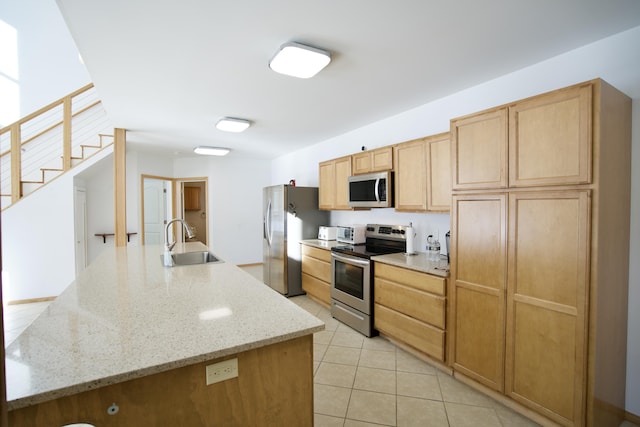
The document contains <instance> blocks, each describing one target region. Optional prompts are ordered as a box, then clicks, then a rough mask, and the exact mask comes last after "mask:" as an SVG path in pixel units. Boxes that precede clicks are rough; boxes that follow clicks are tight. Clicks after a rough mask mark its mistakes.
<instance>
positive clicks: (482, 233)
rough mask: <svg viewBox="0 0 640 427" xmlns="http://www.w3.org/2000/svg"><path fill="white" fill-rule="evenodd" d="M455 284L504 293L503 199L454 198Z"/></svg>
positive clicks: (501, 197) (504, 226)
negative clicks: (475, 285)
mask: <svg viewBox="0 0 640 427" xmlns="http://www.w3.org/2000/svg"><path fill="white" fill-rule="evenodd" d="M454 203H455V212H454V219H455V224H454V226H455V227H456V230H455V231H454V232H452V239H454V240H455V242H454V243H455V247H456V249H455V250H456V256H455V257H453V259H454V260H455V271H456V280H459V281H464V282H467V283H474V284H482V285H483V286H487V287H490V288H494V289H501V290H502V289H504V288H505V280H506V274H505V273H506V270H505V269H506V262H505V260H506V244H507V241H506V240H507V239H506V196H505V195H496V196H488V197H486V198H483V197H482V196H478V197H475V196H469V197H467V198H463V197H462V196H459V197H454Z"/></svg>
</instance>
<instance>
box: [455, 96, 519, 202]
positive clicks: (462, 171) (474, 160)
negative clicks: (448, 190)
mask: <svg viewBox="0 0 640 427" xmlns="http://www.w3.org/2000/svg"><path fill="white" fill-rule="evenodd" d="M507 131H508V127H507V109H506V108H498V109H494V110H489V111H483V112H480V113H477V114H473V115H470V116H466V117H462V118H458V119H453V120H451V167H452V174H453V182H452V188H453V189H455V190H473V189H490V188H506V187H507V184H508V182H507V180H508V175H507V161H508V159H507V145H508V144H507Z"/></svg>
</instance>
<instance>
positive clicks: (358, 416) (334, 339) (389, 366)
mask: <svg viewBox="0 0 640 427" xmlns="http://www.w3.org/2000/svg"><path fill="white" fill-rule="evenodd" d="M244 269H245V270H246V271H247V272H249V273H250V274H252V275H253V276H255V277H256V278H258V279H259V280H262V266H250V267H244ZM290 300H291V301H292V302H294V303H295V304H298V305H299V306H300V307H302V308H304V309H305V310H307V311H308V312H309V313H311V314H313V315H314V316H316V317H318V318H319V319H321V320H322V321H324V322H325V325H326V326H325V330H324V331H322V332H318V333H316V334H315V335H314V383H315V384H314V395H315V396H314V400H315V402H314V407H315V417H314V418H315V426H316V427H324V426H342V427H365V426H421V427H424V426H434V427H436V426H452V427H453V426H455V427H457V426H460V427H463V426H473V427H482V426H496V427H511V426H513V427H526V426H536V425H537V424H535V423H533V422H531V421H530V420H528V419H526V418H524V417H522V416H520V415H519V414H517V413H515V412H513V411H511V410H510V409H508V408H506V407H504V406H503V405H501V404H500V403H498V402H496V401H494V400H493V399H490V398H488V397H486V396H484V395H483V394H481V393H478V392H476V391H475V390H473V389H472V388H470V387H468V386H466V385H464V384H462V383H460V382H459V381H457V380H455V379H454V378H452V377H451V376H449V375H447V374H445V373H443V372H441V371H439V370H437V369H435V368H434V367H433V366H431V365H429V364H427V363H425V362H423V361H422V360H420V359H417V358H415V357H414V356H412V355H410V354H409V353H407V352H405V351H404V350H402V349H400V348H397V347H396V346H395V345H393V344H391V343H390V342H389V341H387V340H386V339H384V338H381V337H373V338H366V337H364V336H363V335H361V334H359V333H357V332H355V331H354V330H352V329H351V328H349V327H348V326H345V325H344V324H342V323H340V322H338V321H337V320H335V319H333V318H332V317H331V314H330V313H329V310H328V309H327V308H325V307H324V306H322V305H320V304H318V303H316V302H314V301H313V300H311V299H309V298H308V297H306V296H298V297H293V298H291V299H290ZM48 305H49V302H39V303H32V304H20V305H9V306H6V307H5V308H4V324H5V345H8V344H9V343H11V342H12V341H13V340H14V339H15V338H16V337H17V336H18V335H19V334H20V333H21V332H22V331H23V330H24V329H25V328H26V327H27V326H28V325H29V324H30V323H31V322H32V321H33V320H34V319H35V318H36V317H37V316H38V315H39V314H40V313H41V312H42V311H43V310H45V309H46V308H47V306H48ZM621 427H638V426H636V425H635V424H632V423H629V422H625V423H623V424H622V426H621Z"/></svg>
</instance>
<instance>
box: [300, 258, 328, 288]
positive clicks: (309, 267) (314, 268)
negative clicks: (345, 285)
mask: <svg viewBox="0 0 640 427" xmlns="http://www.w3.org/2000/svg"><path fill="white" fill-rule="evenodd" d="M302 272H303V273H307V274H309V275H311V276H313V277H317V278H318V279H320V280H322V281H324V282H327V283H331V264H329V263H327V262H324V261H320V260H318V259H316V258H312V257H309V256H305V255H303V256H302Z"/></svg>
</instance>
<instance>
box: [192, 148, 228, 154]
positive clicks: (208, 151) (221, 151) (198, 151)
mask: <svg viewBox="0 0 640 427" xmlns="http://www.w3.org/2000/svg"><path fill="white" fill-rule="evenodd" d="M229 151H230V150H229V149H228V148H220V147H207V146H204V145H201V146H199V147H196V148H194V149H193V152H194V153H196V154H202V155H205V156H226V155H227V154H228V153H229Z"/></svg>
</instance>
